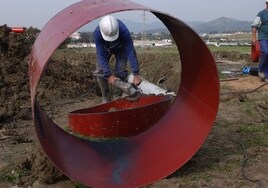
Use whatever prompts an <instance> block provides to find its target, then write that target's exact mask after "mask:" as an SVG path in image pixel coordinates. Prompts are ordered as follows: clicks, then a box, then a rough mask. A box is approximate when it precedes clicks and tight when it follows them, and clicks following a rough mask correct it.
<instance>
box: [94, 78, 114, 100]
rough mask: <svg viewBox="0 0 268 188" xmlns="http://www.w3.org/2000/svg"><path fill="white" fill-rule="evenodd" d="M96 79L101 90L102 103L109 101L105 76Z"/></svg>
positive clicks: (108, 90)
mask: <svg viewBox="0 0 268 188" xmlns="http://www.w3.org/2000/svg"><path fill="white" fill-rule="evenodd" d="M97 81H98V84H99V87H100V90H101V98H102V103H107V102H109V101H111V96H110V89H109V84H108V81H107V80H106V79H105V78H101V77H97Z"/></svg>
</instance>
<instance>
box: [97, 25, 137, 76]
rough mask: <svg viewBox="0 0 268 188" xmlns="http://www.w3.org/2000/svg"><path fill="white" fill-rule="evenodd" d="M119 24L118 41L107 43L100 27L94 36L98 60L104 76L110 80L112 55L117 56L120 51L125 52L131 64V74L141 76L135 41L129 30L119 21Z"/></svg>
mask: <svg viewBox="0 0 268 188" xmlns="http://www.w3.org/2000/svg"><path fill="white" fill-rule="evenodd" d="M118 24H119V36H118V39H117V40H115V41H112V42H109V41H105V40H104V39H103V38H102V36H101V31H100V27H99V26H98V27H97V28H96V29H95V31H94V34H93V37H94V41H95V44H96V52H97V59H98V64H99V66H100V68H101V69H102V71H103V74H104V76H105V77H106V78H108V77H109V76H110V75H111V74H112V71H111V69H110V65H109V60H110V57H111V55H112V54H116V53H118V52H119V51H122V50H123V51H124V52H125V53H126V56H127V58H128V60H129V62H130V68H131V72H132V73H133V74H134V75H137V74H139V64H138V59H137V55H136V51H135V48H134V45H133V41H132V38H131V35H130V32H129V30H128V28H127V27H126V26H125V24H123V22H121V21H120V20H118Z"/></svg>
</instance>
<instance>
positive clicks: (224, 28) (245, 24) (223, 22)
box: [190, 17, 252, 33]
mask: <svg viewBox="0 0 268 188" xmlns="http://www.w3.org/2000/svg"><path fill="white" fill-rule="evenodd" d="M251 24H252V22H249V21H239V20H235V19H232V18H226V17H221V18H218V19H216V20H213V21H210V22H205V23H200V24H194V25H193V24H192V25H191V24H190V25H191V27H192V28H193V29H194V30H195V31H196V32H199V33H223V32H235V31H244V32H249V31H251V27H250V26H251Z"/></svg>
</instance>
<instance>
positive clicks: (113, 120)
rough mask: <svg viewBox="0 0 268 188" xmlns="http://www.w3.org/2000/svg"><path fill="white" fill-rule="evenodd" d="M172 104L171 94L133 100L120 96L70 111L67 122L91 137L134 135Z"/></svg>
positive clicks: (153, 122) (159, 116) (148, 125)
mask: <svg viewBox="0 0 268 188" xmlns="http://www.w3.org/2000/svg"><path fill="white" fill-rule="evenodd" d="M171 104H172V97H171V96H142V97H140V98H139V100H137V101H135V102H130V101H128V100H126V99H121V100H117V101H112V102H109V103H106V104H101V105H98V106H94V107H92V108H87V109H82V110H76V111H73V112H71V113H69V126H70V129H71V130H72V131H74V132H75V133H78V134H80V135H84V136H90V137H97V138H115V137H129V136H134V135H137V134H139V133H141V132H143V131H145V130H147V129H148V128H149V127H151V126H152V125H154V124H155V123H156V122H157V121H158V120H159V119H160V118H161V117H162V116H163V115H164V114H165V113H166V112H167V111H168V109H169V108H170V106H171Z"/></svg>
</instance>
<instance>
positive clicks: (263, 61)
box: [251, 0, 268, 82]
mask: <svg viewBox="0 0 268 188" xmlns="http://www.w3.org/2000/svg"><path fill="white" fill-rule="evenodd" d="M265 3H266V8H265V9H264V10H261V11H260V12H259V13H258V15H257V17H256V18H255V20H254V22H253V24H252V25H251V27H252V43H253V44H254V43H255V42H257V40H258V41H259V43H260V59H259V67H258V69H259V70H258V75H259V78H260V79H261V81H263V82H268V0H266V1H265ZM257 35H258V38H257Z"/></svg>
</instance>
